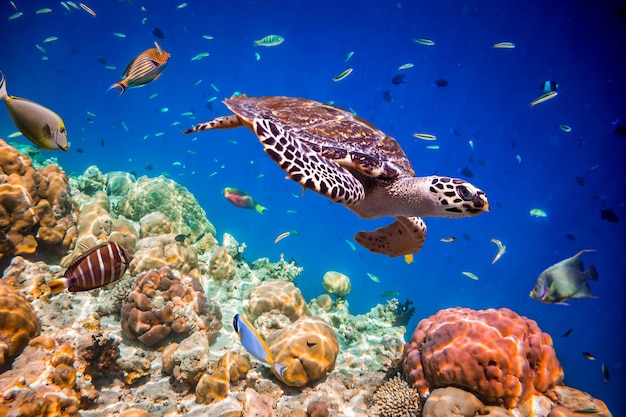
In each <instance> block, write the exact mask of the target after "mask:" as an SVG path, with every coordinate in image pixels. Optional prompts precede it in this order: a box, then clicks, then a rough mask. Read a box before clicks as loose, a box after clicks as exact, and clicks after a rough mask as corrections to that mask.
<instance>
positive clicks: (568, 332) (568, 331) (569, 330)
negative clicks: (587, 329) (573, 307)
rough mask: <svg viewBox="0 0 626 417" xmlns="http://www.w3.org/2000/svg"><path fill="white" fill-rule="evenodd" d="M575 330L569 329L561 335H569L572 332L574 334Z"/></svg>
mask: <svg viewBox="0 0 626 417" xmlns="http://www.w3.org/2000/svg"><path fill="white" fill-rule="evenodd" d="M573 331H574V329H568V330H567V331H566V332H565V333H563V334H562V335H561V337H567V336H569V335H570V334H572V332H573Z"/></svg>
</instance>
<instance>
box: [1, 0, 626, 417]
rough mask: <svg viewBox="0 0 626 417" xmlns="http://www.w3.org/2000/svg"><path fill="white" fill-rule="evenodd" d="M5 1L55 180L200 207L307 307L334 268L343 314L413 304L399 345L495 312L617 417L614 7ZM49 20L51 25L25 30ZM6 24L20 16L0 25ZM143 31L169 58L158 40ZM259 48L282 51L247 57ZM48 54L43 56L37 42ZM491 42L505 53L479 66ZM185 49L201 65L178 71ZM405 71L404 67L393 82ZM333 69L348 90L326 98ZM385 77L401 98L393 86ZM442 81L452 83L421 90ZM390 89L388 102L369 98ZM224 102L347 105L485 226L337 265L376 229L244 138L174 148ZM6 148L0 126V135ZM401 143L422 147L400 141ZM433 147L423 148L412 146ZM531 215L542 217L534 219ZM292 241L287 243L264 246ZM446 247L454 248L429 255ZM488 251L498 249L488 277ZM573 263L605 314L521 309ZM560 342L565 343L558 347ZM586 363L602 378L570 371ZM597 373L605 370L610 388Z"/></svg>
mask: <svg viewBox="0 0 626 417" xmlns="http://www.w3.org/2000/svg"><path fill="white" fill-rule="evenodd" d="M13 3H14V4H15V6H16V7H17V9H15V8H14V7H13V5H12V4H11V2H9V1H3V2H2V4H1V5H0V22H1V24H0V39H1V40H2V48H0V70H1V71H2V72H4V74H5V75H6V77H7V87H8V92H9V94H11V95H16V96H20V97H26V98H29V99H31V100H34V101H37V102H39V103H41V104H44V105H46V106H48V107H50V108H52V109H54V110H55V111H56V112H57V113H58V114H59V115H61V116H62V117H63V119H64V121H65V124H66V126H67V130H68V136H69V139H70V141H71V149H70V151H69V152H67V153H62V152H55V153H52V152H47V153H46V155H49V156H54V157H57V158H58V162H59V164H60V165H61V166H62V167H63V168H64V169H65V170H66V171H67V172H68V173H74V174H80V173H82V172H83V171H84V170H85V168H87V167H88V166H90V165H98V166H99V167H100V169H101V170H102V171H103V172H108V171H114V170H124V171H131V172H134V173H136V175H137V176H140V175H148V176H157V175H160V174H163V173H166V174H167V175H169V176H170V177H171V178H172V179H174V180H175V181H177V182H178V183H180V184H182V185H183V186H185V187H187V188H188V189H189V190H190V191H191V192H192V193H193V194H194V195H195V196H196V197H197V199H198V200H199V202H200V203H201V205H202V207H203V208H204V209H205V210H206V212H207V216H208V218H209V219H210V220H211V221H212V222H213V223H214V224H215V226H216V227H217V230H218V237H219V236H221V234H222V233H224V232H228V233H231V234H233V235H234V236H235V237H236V238H237V239H238V240H239V241H240V242H246V244H247V249H246V252H245V257H246V258H247V259H248V260H250V261H252V260H254V259H256V258H259V257H269V258H270V259H271V260H273V261H275V260H277V259H278V258H279V256H280V254H284V256H285V258H286V259H287V260H290V259H295V260H296V261H297V263H298V265H301V266H303V267H304V272H303V273H302V275H301V276H300V277H299V278H298V279H297V284H298V286H299V287H300V288H301V289H302V290H303V292H304V294H305V296H306V298H307V299H310V298H312V297H315V296H316V295H318V294H319V293H321V292H322V291H323V288H322V286H321V279H322V275H323V274H324V272H326V271H328V270H337V271H341V272H343V273H345V274H347V275H348V276H350V277H351V279H352V284H353V289H352V293H351V294H350V295H349V296H348V297H347V299H348V301H349V303H350V310H351V312H353V313H355V314H356V313H363V312H366V311H368V310H369V309H370V308H372V307H373V306H374V305H376V304H377V303H380V302H384V301H385V299H384V298H381V296H380V294H381V293H383V292H384V291H387V290H392V291H398V292H399V293H400V297H399V298H400V300H401V301H404V300H406V299H410V300H412V301H413V302H414V304H413V305H414V307H415V308H416V312H415V315H414V316H413V318H412V320H411V322H410V323H409V325H408V330H407V338H408V337H410V334H411V332H412V331H413V329H414V327H415V325H416V324H417V322H418V321H419V320H420V319H422V318H424V317H427V316H429V315H431V314H434V313H435V312H436V311H438V310H439V309H442V308H447V307H452V306H464V307H472V308H489V307H508V308H511V309H513V310H514V311H516V312H518V313H519V314H522V315H525V316H528V317H530V318H532V319H534V320H536V321H537V322H538V324H539V326H540V327H541V328H542V330H544V331H546V332H548V333H549V334H551V335H552V337H553V340H554V345H555V348H556V351H557V355H558V358H559V360H560V361H561V363H562V365H563V367H564V369H565V382H566V384H568V385H570V386H573V387H576V388H578V389H581V390H584V391H587V392H589V393H591V394H592V395H594V396H596V397H599V398H601V399H603V400H605V401H606V402H607V404H608V406H609V409H610V410H611V411H612V412H613V415H615V416H620V415H626V406H625V405H624V403H623V398H622V397H623V394H624V392H626V390H625V386H626V372H625V364H624V342H625V339H626V336H625V335H624V328H625V326H626V324H625V318H624V295H625V294H626V291H625V282H624V276H625V274H626V256H625V255H624V254H625V253H626V251H625V249H626V248H625V246H626V241H625V239H624V237H625V233H624V226H623V224H624V221H626V209H625V207H624V201H625V197H624V196H625V195H626V186H625V184H626V180H625V178H624V160H625V159H626V142H625V139H624V138H623V137H620V136H619V135H618V134H617V133H616V132H614V127H613V125H612V122H613V121H614V120H615V119H617V118H620V119H621V120H622V121H623V122H626V95H625V94H624V92H625V91H626V80H625V77H624V74H626V61H625V60H624V51H626V20H625V19H624V17H620V16H618V12H619V11H620V10H623V8H624V3H623V2H620V1H605V2H591V1H583V2H570V1H562V0H559V1H553V2H550V3H549V4H548V3H546V2H540V1H521V2H499V1H493V0H487V1H482V2H469V1H440V2H423V1H419V2H418V1H415V2H413V1H395V2H394V1H377V2H373V1H372V2H356V1H345V2H336V1H315V2H313V1H290V2H278V1H276V2H269V1H266V2H264V1H257V2H253V1H240V0H235V1H229V2H215V1H211V2H209V1H205V2H202V1H194V0H189V1H187V2H186V3H185V4H186V6H184V7H183V4H181V3H182V0H180V2H170V1H162V2H148V1H131V0H128V1H103V0H102V1H93V2H92V3H87V4H88V5H89V6H90V7H91V8H92V9H93V10H94V11H95V12H96V17H95V18H94V17H92V16H91V15H89V14H88V13H86V12H85V11H83V10H78V9H74V8H71V7H70V11H67V10H66V9H64V8H63V6H62V5H61V4H60V3H59V2H53V1H32V2H27V1H20V0H14V2H13ZM44 7H49V8H51V9H52V12H50V13H42V14H37V13H36V11H37V10H39V9H41V8H44ZM16 11H19V12H23V15H22V16H21V17H18V18H15V19H11V20H9V16H11V15H13V14H14V13H16ZM622 13H623V12H622ZM156 27H158V28H159V29H161V30H162V31H163V33H164V34H165V38H164V39H157V38H156V37H155V36H154V35H153V34H152V31H153V30H154V29H155V28H156ZM114 32H116V33H123V34H124V35H125V37H119V36H115V35H114V34H113V33H114ZM269 34H279V35H281V36H283V37H284V38H285V42H284V43H283V44H281V45H279V46H276V47H272V48H261V47H255V46H254V45H253V41H254V40H255V39H260V38H262V37H263V36H265V35H269ZM203 35H210V36H212V37H213V39H205V38H203ZM51 36H55V37H57V38H58V39H57V40H54V41H52V42H48V43H45V42H44V39H46V38H48V37H51ZM415 38H429V39H432V40H434V42H435V45H434V46H425V45H421V44H418V43H416V42H414V39H415ZM155 40H156V41H158V42H159V44H160V45H161V46H162V47H163V48H164V49H165V50H166V51H168V52H169V53H171V59H170V62H169V64H168V67H167V68H166V70H165V71H164V73H163V75H162V76H161V78H159V79H158V80H156V81H154V82H153V83H150V84H148V85H147V86H145V87H143V88H137V89H130V90H128V91H127V92H126V94H125V95H124V96H122V97H119V98H118V97H117V92H116V91H111V92H108V93H105V91H106V90H107V88H109V87H110V85H111V84H112V83H113V82H115V81H118V80H119V79H120V75H121V73H122V71H123V70H124V68H125V66H126V65H127V64H128V62H130V60H131V59H132V58H133V57H134V56H136V55H137V54H138V53H140V52H141V51H143V50H146V49H148V48H150V47H152V46H153V42H154V41H155ZM503 41H509V42H514V43H515V45H516V47H515V48H514V49H494V48H492V46H493V44H495V43H497V42H503ZM36 44H37V45H39V46H41V47H43V48H44V49H45V53H44V52H42V51H40V50H38V49H37V47H36V46H35V45H36ZM351 51H352V52H354V55H353V56H352V58H351V59H350V60H349V61H348V62H344V60H345V58H346V55H347V54H348V53H349V52H351ZM201 52H208V53H209V56H207V57H205V58H202V59H199V60H192V58H193V57H194V56H196V55H197V54H198V53H201ZM255 53H258V54H259V55H260V59H259V60H257V59H256V57H255ZM44 57H46V59H45V60H44ZM405 63H412V64H414V66H413V67H412V68H410V69H406V70H398V67H399V66H400V65H402V64H405ZM107 67H115V69H109V68H107ZM347 67H351V68H353V69H354V71H353V73H352V74H351V75H350V76H348V77H347V78H346V79H344V80H342V81H339V82H333V77H334V76H336V75H337V74H339V73H340V72H341V71H343V70H344V69H346V68H347ZM400 73H402V74H405V78H404V81H405V83H403V84H401V85H399V86H394V85H393V84H392V83H391V79H392V77H394V76H395V75H397V74H400ZM439 78H443V79H446V80H447V81H448V82H449V85H448V86H447V87H442V88H438V87H436V85H435V83H434V80H436V79H439ZM546 80H554V81H557V82H558V83H559V90H558V92H559V95H558V96H557V97H556V98H554V99H552V100H550V101H547V102H545V103H541V104H539V105H537V106H535V107H531V106H530V105H529V103H530V102H531V101H532V100H533V99H535V98H536V97H538V96H539V95H541V94H542V91H541V90H540V88H539V86H540V84H542V83H543V82H544V81H546ZM386 90H389V94H390V95H391V98H392V100H391V102H388V101H386V100H384V99H383V92H385V91H386ZM235 91H239V92H244V93H246V94H248V95H249V96H262V95H289V96H297V97H307V98H311V99H315V100H319V101H323V102H326V101H331V100H332V101H334V103H335V104H336V105H338V106H341V107H344V108H351V109H353V110H354V111H355V112H356V113H357V114H358V115H360V116H362V117H363V118H365V119H367V120H369V121H370V122H372V123H373V124H375V125H376V126H377V127H379V128H380V129H382V130H383V131H385V132H386V133H388V134H390V135H392V136H394V137H395V138H396V139H397V140H398V141H399V143H400V144H401V145H402V146H403V147H404V149H405V150H406V152H407V155H408V157H409V159H410V160H411V162H412V163H413V166H414V168H415V171H416V173H417V175H431V174H435V173H436V174H441V175H449V176H459V177H463V175H464V174H467V171H465V172H464V173H462V172H461V171H462V170H463V169H464V168H466V167H467V168H468V169H469V171H471V173H472V174H473V177H471V178H468V177H464V178H465V179H468V180H470V181H471V182H472V183H474V184H475V185H477V186H478V187H480V188H481V189H483V190H484V191H486V193H487V195H488V196H489V199H490V203H491V211H490V213H488V214H483V215H481V216H479V217H476V218H465V219H458V220H453V219H434V218H431V219H427V224H428V228H429V231H428V238H427V241H426V244H425V246H424V248H423V249H422V251H421V252H420V253H419V254H418V255H416V256H415V260H414V262H413V263H412V264H410V265H409V264H406V263H405V262H404V260H402V259H391V258H388V257H385V256H382V255H376V254H373V253H370V252H368V251H367V250H365V249H363V248H361V247H358V245H357V248H356V251H353V250H352V249H351V248H350V246H349V245H348V243H346V240H348V241H350V240H351V239H352V236H353V235H354V233H356V232H357V231H359V230H373V229H374V228H376V227H380V226H383V225H385V224H387V223H389V222H390V219H378V220H374V221H372V220H362V219H359V218H357V217H356V216H355V215H354V214H353V213H351V212H350V211H348V210H346V209H345V208H343V207H341V206H339V205H336V204H333V203H331V202H329V201H328V200H326V199H325V198H323V197H321V196H319V195H316V194H315V193H313V192H311V191H307V192H306V193H304V195H303V194H302V189H301V188H300V187H299V186H298V185H297V184H296V183H294V182H291V181H286V180H285V179H284V176H285V175H284V173H283V172H282V171H281V170H280V169H279V168H278V167H277V166H276V165H275V164H274V163H273V162H272V161H271V160H270V159H269V158H267V157H266V156H265V154H264V153H263V151H262V148H261V146H260V144H259V143H258V141H257V139H256V138H255V136H254V135H253V134H252V133H251V132H250V131H248V130H246V129H236V130H226V131H211V132H202V133H198V134H193V135H186V136H185V135H183V134H182V133H181V130H180V128H181V127H182V128H187V127H190V126H192V125H194V124H196V123H199V122H201V121H205V120H209V119H211V118H213V117H215V116H218V115H225V114H228V111H227V109H226V108H225V106H224V105H223V104H221V100H222V99H224V98H226V97H229V96H230V95H231V94H233V93H234V92H235ZM155 95H156V96H155ZM212 97H217V99H216V100H215V101H213V102H212V103H210V104H208V100H209V99H210V98H212ZM166 109H167V111H166ZM88 112H89V113H88ZM185 112H193V113H194V115H193V117H189V116H183V115H182V114H183V113H185ZM92 114H93V115H92ZM176 122H179V124H180V125H178V124H176ZM560 125H568V126H571V129H572V130H571V132H569V133H566V132H564V131H563V130H561V129H560V128H559V126H560ZM15 130H16V129H15V127H14V125H13V123H12V122H11V119H10V118H9V116H8V113H7V112H5V111H4V110H1V111H0V137H3V138H7V136H8V135H9V134H11V133H12V132H14V131H15ZM160 132H162V134H159V133H160ZM416 132H422V133H431V134H435V135H436V136H437V141H436V142H424V141H421V140H419V139H416V138H414V137H413V133H416ZM14 140H16V141H18V142H27V141H26V139H24V138H16V139H14ZM470 141H471V143H472V145H470ZM435 143H436V144H437V145H439V149H437V150H432V149H427V148H426V146H428V145H432V144H435ZM79 149H80V150H81V151H82V153H79ZM178 163H179V164H178ZM577 177H581V178H584V185H581V184H579V183H578V182H582V181H580V180H579V181H578V182H577V180H576V179H577ZM224 187H237V188H241V189H243V190H245V191H247V192H248V193H249V194H251V195H252V196H254V198H255V199H256V200H257V201H258V202H259V203H260V204H262V205H264V206H266V207H267V208H268V211H267V213H266V214H265V215H263V216H262V215H260V214H258V213H256V212H254V211H251V210H250V211H248V210H242V209H238V208H236V207H234V206H232V205H231V204H230V203H229V202H228V201H226V200H225V199H224V198H223V197H222V195H221V190H222V189H223V188H224ZM533 208H540V209H542V210H544V211H545V212H546V213H547V217H545V218H534V217H531V216H529V211H530V210H531V209H533ZM609 208H610V209H612V210H613V211H614V212H615V213H616V214H617V216H618V217H619V218H620V220H621V222H620V223H611V222H608V221H606V220H601V218H600V210H601V209H609ZM289 230H295V231H298V232H299V234H298V235H297V236H290V237H288V238H286V239H284V240H282V241H281V242H279V243H278V244H274V243H273V241H274V238H275V237H276V236H277V235H278V234H280V233H281V232H284V231H289ZM570 234H571V235H570ZM449 236H455V237H457V240H456V241H455V242H452V243H443V242H441V241H440V239H441V238H444V237H449ZM568 236H569V237H570V238H568ZM571 237H575V240H571ZM492 238H497V239H499V240H501V241H502V242H503V243H504V244H505V245H506V247H507V249H506V253H505V254H504V255H503V256H502V258H501V259H500V260H499V261H498V262H496V263H495V264H491V260H492V258H493V257H494V255H495V253H496V251H497V247H496V245H495V244H493V243H491V242H490V240H491V239H492ZM581 249H596V250H597V251H596V252H592V253H587V254H584V255H583V261H584V262H585V264H586V265H588V264H594V265H595V266H596V267H597V269H598V271H599V280H598V281H597V282H592V283H591V286H592V288H593V293H594V294H595V295H596V296H597V297H599V298H597V299H585V300H572V301H571V302H570V303H569V304H570V305H569V306H561V305H544V304H540V303H538V302H536V301H534V300H532V299H530V298H529V297H528V293H529V291H530V290H531V288H532V287H533V284H534V282H535V280H536V278H537V276H538V275H539V273H540V272H541V271H542V270H543V269H545V268H547V267H548V266H550V265H552V264H554V263H556V262H558V261H560V260H562V259H565V258H567V257H570V256H572V255H574V254H575V253H576V252H578V251H579V250H581ZM462 271H471V272H473V273H474V274H476V275H477V276H478V277H479V279H478V280H477V281H474V280H471V279H468V278H467V277H465V276H463V275H462V274H461V272H462ZM368 272H369V273H372V274H374V275H376V276H378V277H379V278H380V283H375V282H373V281H372V280H370V279H369V278H368V275H367V273H368ZM570 328H572V329H574V330H573V332H572V334H571V336H569V337H564V338H562V337H560V335H561V334H563V333H565V331H567V330H568V329H570ZM583 351H588V352H591V353H593V354H594V355H595V356H596V358H597V359H596V360H595V361H590V360H588V359H585V358H584V357H583V355H582V354H581V353H582V352H583ZM601 363H604V364H606V366H607V367H608V369H609V370H610V373H611V379H610V381H609V382H608V383H605V382H604V381H603V377H602V374H601V371H600V367H601Z"/></svg>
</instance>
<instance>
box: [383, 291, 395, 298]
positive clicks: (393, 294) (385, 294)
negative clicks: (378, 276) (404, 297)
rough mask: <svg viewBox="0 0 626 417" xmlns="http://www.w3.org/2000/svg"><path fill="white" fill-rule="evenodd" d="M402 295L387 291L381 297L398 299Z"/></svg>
mask: <svg viewBox="0 0 626 417" xmlns="http://www.w3.org/2000/svg"><path fill="white" fill-rule="evenodd" d="M399 295H400V293H399V292H398V291H385V292H384V293H382V294H381V295H380V296H381V297H398V296H399Z"/></svg>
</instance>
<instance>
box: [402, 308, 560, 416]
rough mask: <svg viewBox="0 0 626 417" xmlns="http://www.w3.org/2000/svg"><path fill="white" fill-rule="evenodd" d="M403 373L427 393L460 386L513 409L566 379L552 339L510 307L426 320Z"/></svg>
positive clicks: (415, 336)
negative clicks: (535, 394) (537, 393)
mask: <svg viewBox="0 0 626 417" xmlns="http://www.w3.org/2000/svg"><path fill="white" fill-rule="evenodd" d="M403 369H404V373H405V375H407V377H408V379H409V382H410V383H411V384H412V386H413V387H414V388H416V389H417V390H418V391H419V392H420V394H422V395H423V394H426V393H427V392H429V391H430V390H432V389H435V388H441V387H446V386H456V387H460V388H464V389H466V390H468V391H471V392H473V393H474V394H475V395H476V396H477V397H478V398H479V399H481V400H482V401H483V402H484V403H485V404H491V405H503V406H505V407H507V408H512V407H515V406H516V405H518V404H519V403H520V402H522V401H523V400H525V399H527V398H529V397H530V396H532V395H533V394H534V393H536V392H539V393H544V392H546V391H548V390H549V389H551V388H553V387H555V386H557V385H561V384H562V381H563V369H562V368H561V365H560V363H559V361H558V359H557V357H556V354H555V352H554V348H553V347H552V339H551V338H550V336H549V335H548V334H547V333H543V332H542V331H541V330H540V329H539V327H538V326H537V323H536V322H535V321H533V320H530V319H528V318H526V317H522V316H519V315H518V314H517V313H515V312H513V311H511V310H509V309H506V308H501V309H488V310H478V311H476V310H471V309H468V308H450V309H446V310H441V311H439V312H438V313H437V314H435V315H434V316H431V317H429V318H427V319H424V320H422V321H421V322H420V323H419V324H418V326H417V328H416V329H415V332H414V333H413V335H412V337H411V340H410V341H409V343H407V344H406V346H405V349H404V354H403Z"/></svg>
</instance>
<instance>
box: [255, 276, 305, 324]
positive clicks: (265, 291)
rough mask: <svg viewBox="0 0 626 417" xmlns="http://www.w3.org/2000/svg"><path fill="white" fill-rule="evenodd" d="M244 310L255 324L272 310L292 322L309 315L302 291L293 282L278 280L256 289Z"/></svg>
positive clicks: (265, 282) (263, 283)
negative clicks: (262, 315)
mask: <svg viewBox="0 0 626 417" xmlns="http://www.w3.org/2000/svg"><path fill="white" fill-rule="evenodd" d="M244 310H245V312H246V316H247V317H248V319H249V320H250V322H254V321H255V320H256V319H257V318H259V316H261V314H263V313H266V312H268V311H271V310H278V311H279V312H280V313H281V314H284V315H285V316H287V317H289V319H290V320H291V321H295V320H297V319H298V318H299V317H300V316H303V315H308V314H309V309H308V307H307V305H306V302H305V301H304V298H303V297H302V293H301V292H300V290H299V289H298V288H297V287H296V286H295V285H294V284H293V283H292V282H286V281H280V280H276V279H271V280H267V281H263V282H262V283H261V284H260V285H259V286H257V287H256V288H254V289H253V290H252V292H251V293H250V298H249V300H248V302H247V303H246V304H245V305H244Z"/></svg>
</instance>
